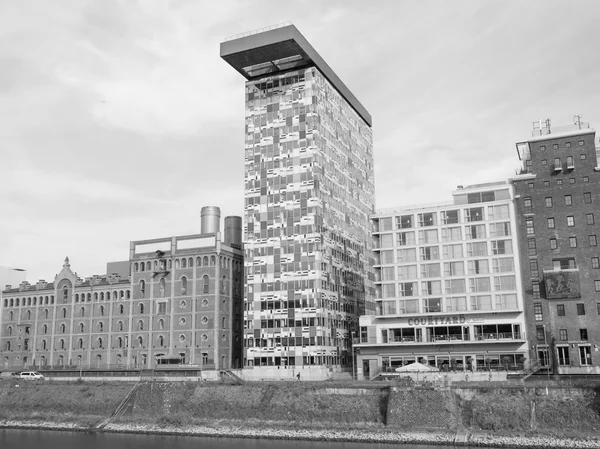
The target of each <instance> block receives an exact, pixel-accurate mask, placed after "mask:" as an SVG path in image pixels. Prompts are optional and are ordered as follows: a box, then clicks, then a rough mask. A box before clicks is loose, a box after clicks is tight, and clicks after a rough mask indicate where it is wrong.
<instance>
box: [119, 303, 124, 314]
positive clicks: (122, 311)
mask: <svg viewBox="0 0 600 449" xmlns="http://www.w3.org/2000/svg"><path fill="white" fill-rule="evenodd" d="M124 312H125V307H123V304H121V305H120V306H119V313H120V314H121V315H123V313H124Z"/></svg>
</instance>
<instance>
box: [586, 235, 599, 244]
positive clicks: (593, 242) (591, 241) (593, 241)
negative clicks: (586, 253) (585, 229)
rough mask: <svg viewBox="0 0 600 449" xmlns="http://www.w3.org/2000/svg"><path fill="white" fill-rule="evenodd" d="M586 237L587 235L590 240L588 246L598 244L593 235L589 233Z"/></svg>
mask: <svg viewBox="0 0 600 449" xmlns="http://www.w3.org/2000/svg"><path fill="white" fill-rule="evenodd" d="M588 237H589V241H590V246H598V241H597V240H596V236H595V235H590V236H588Z"/></svg>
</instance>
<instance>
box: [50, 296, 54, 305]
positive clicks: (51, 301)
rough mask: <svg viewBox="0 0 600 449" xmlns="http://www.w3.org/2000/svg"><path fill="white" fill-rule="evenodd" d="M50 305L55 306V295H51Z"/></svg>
mask: <svg viewBox="0 0 600 449" xmlns="http://www.w3.org/2000/svg"><path fill="white" fill-rule="evenodd" d="M50 304H54V295H50Z"/></svg>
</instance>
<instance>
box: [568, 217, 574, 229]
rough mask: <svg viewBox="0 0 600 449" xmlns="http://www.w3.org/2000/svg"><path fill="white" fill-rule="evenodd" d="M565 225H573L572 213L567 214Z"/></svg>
mask: <svg viewBox="0 0 600 449" xmlns="http://www.w3.org/2000/svg"><path fill="white" fill-rule="evenodd" d="M567 226H569V227H572V226H575V217H573V215H567Z"/></svg>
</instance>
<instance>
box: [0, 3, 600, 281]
mask: <svg viewBox="0 0 600 449" xmlns="http://www.w3.org/2000/svg"><path fill="white" fill-rule="evenodd" d="M285 21H292V22H293V23H294V24H295V25H296V27H297V28H298V29H299V30H300V32H301V33H302V34H303V35H304V36H305V37H306V38H307V39H308V40H309V41H310V42H311V44H312V45H313V47H314V48H315V49H316V50H317V51H318V52H319V53H320V55H321V56H322V57H323V58H324V59H325V60H326V61H327V62H328V64H329V65H330V66H331V67H332V68H333V70H334V71H336V72H337V74H338V75H339V76H340V78H341V79H342V80H343V81H344V83H345V84H346V85H347V86H348V87H349V88H350V89H351V90H352V91H353V92H354V94H355V95H356V96H357V98H358V99H359V100H360V101H361V102H362V103H363V105H364V106H365V107H366V108H367V110H368V111H369V112H370V113H371V115H372V116H373V132H374V147H375V164H376V199H377V208H386V207H393V206H399V205H406V204H415V203H429V202H440V201H447V200H450V199H451V191H452V190H453V189H455V188H456V186H457V185H458V184H463V185H467V184H473V183H479V182H487V181H493V180H503V179H507V178H508V177H510V176H512V175H514V172H515V169H517V168H518V166H519V162H518V159H517V156H516V150H515V145H514V144H515V142H516V141H519V140H522V139H526V138H528V137H529V136H530V131H531V127H532V122H533V121H535V120H537V119H538V118H542V119H545V118H551V119H552V123H553V124H554V125H563V124H569V123H571V122H572V116H573V115H574V114H582V115H583V117H584V121H589V122H591V124H592V126H594V127H598V126H600V109H599V105H600V49H599V47H598V42H600V38H599V34H598V29H599V27H598V24H599V23H600V2H598V1H595V0H591V1H581V0H580V1H552V0H543V1H531V0H528V1H501V2H497V1H489V0H486V1H483V0H481V1H456V0H453V1H447V0H439V1H416V0H413V1H402V0H390V1H377V0H371V1H366V0H362V1H351V0H341V1H324V0H321V1H317V0H313V1H301V0H295V1H282V0H277V1H269V0H260V1H249V0H239V1H230V0H220V1H214V0H207V1H200V0H189V1H186V0H180V1H159V0H145V1H132V0H127V1H113V0H96V1H82V0H71V1H60V0H52V1H44V0H36V1H33V0H4V1H2V2H0V119H1V122H0V156H1V163H0V166H1V168H0V180H1V186H2V187H1V188H0V265H8V266H12V267H19V268H25V269H27V270H28V279H29V280H30V281H31V282H35V281H36V280H38V279H40V278H43V279H46V280H48V281H50V280H53V279H54V276H55V274H56V273H58V272H59V271H60V268H61V267H62V263H63V260H64V258H65V256H69V258H70V259H71V266H72V268H73V269H74V271H77V272H78V273H79V275H80V276H82V277H86V276H91V275H92V274H103V273H104V272H105V264H106V262H107V261H115V260H126V259H127V258H128V257H129V242H130V241H131V240H142V239H147V238H156V237H165V236H171V235H185V234H192V233H197V232H199V229H200V218H199V216H200V208H201V207H202V206H203V205H217V206H220V207H221V211H222V216H226V215H242V214H243V187H244V185H243V178H244V172H243V170H244V151H243V149H244V79H243V78H242V76H241V75H239V74H238V73H237V72H236V71H234V70H233V69H232V68H231V67H230V66H229V65H228V64H227V63H225V62H224V61H223V60H221V59H220V57H219V43H220V42H222V41H223V40H224V39H225V38H226V37H228V36H231V35H234V34H238V33H242V32H245V31H250V30H253V29H257V28H262V27H265V26H269V25H273V24H277V23H281V22H285Z"/></svg>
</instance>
